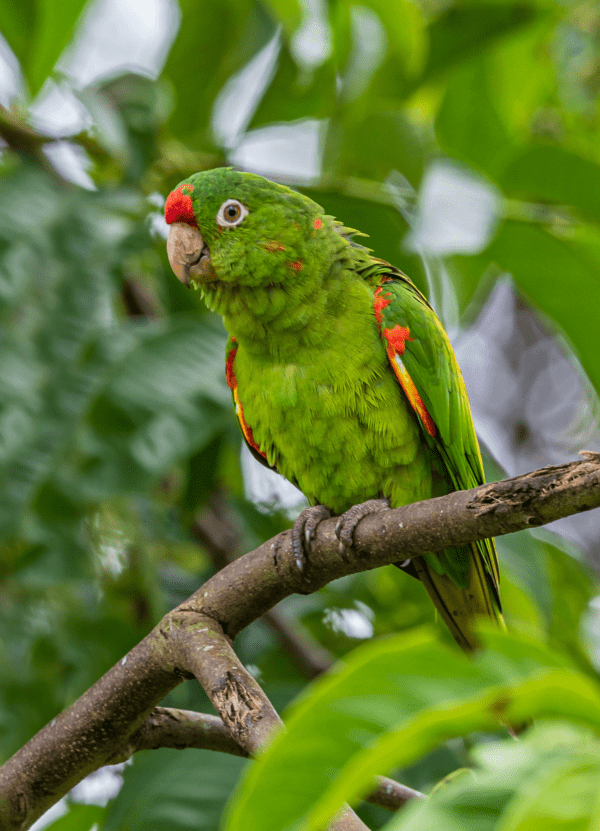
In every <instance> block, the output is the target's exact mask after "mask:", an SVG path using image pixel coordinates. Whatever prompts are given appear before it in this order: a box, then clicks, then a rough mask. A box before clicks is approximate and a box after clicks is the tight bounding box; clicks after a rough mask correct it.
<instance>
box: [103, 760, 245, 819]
mask: <svg viewBox="0 0 600 831" xmlns="http://www.w3.org/2000/svg"><path fill="white" fill-rule="evenodd" d="M244 764H245V760H244V759H238V758H237V757H235V756H227V755H226V754H224V753H212V752H210V751H207V750H170V749H161V750H150V751H144V752H142V753H136V755H135V757H134V759H133V764H132V765H131V767H128V768H126V769H125V771H124V773H123V780H124V784H123V787H122V788H121V790H120V791H119V794H118V796H117V797H116V798H115V799H114V800H113V801H112V802H111V803H110V804H109V806H108V815H107V817H106V820H105V821H104V824H103V825H102V829H103V831H122V829H124V828H127V829H128V831H155V829H157V828H160V829H161V831H197V830H198V829H200V828H201V829H202V831H218V829H219V828H220V817H221V812H222V810H223V805H224V803H225V800H226V799H227V798H228V797H229V794H230V793H231V790H232V788H233V787H234V785H235V782H236V781H237V779H238V777H239V774H240V771H241V769H242V767H243V766H244Z"/></svg>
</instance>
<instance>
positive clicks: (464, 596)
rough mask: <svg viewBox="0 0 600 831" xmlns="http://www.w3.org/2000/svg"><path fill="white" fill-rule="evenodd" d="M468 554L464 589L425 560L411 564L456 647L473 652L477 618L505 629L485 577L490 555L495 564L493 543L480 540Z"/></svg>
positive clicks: (493, 595) (472, 546) (475, 643)
mask: <svg viewBox="0 0 600 831" xmlns="http://www.w3.org/2000/svg"><path fill="white" fill-rule="evenodd" d="M465 549H466V550H465V553H466V551H468V552H469V554H470V558H469V559H470V570H469V580H468V585H467V587H466V588H464V589H463V588H460V587H459V586H457V585H456V583H454V582H453V581H452V580H451V579H450V578H449V577H447V576H446V575H445V574H444V575H441V574H438V573H437V572H436V571H434V569H433V568H432V567H431V566H430V565H428V564H427V562H426V559H425V557H415V558H414V559H413V560H412V565H413V566H414V569H415V571H416V572H417V574H418V576H419V579H420V580H421V582H422V583H423V585H424V586H425V588H426V590H427V594H428V595H429V597H430V598H431V600H432V601H433V603H434V605H435V607H436V609H437V610H438V612H439V613H440V615H441V616H442V619H443V621H444V622H445V624H446V626H447V627H448V629H449V630H450V632H451V633H452V636H453V637H454V639H455V641H456V642H457V643H458V645H459V646H460V647H461V648H462V649H464V650H465V651H467V652H471V651H473V650H474V649H475V648H476V646H477V642H476V640H475V637H474V635H473V632H472V626H473V623H474V621H475V620H476V619H477V618H479V617H488V618H491V619H492V620H496V621H497V622H498V624H499V625H500V626H501V627H502V628H503V629H504V628H506V627H505V623H504V618H503V617H502V612H501V610H500V603H499V598H498V597H497V593H496V592H495V591H494V589H493V587H492V585H491V584H490V579H489V578H488V577H487V576H486V567H485V562H484V557H485V561H486V562H490V556H489V555H490V554H493V555H494V557H493V558H492V561H493V562H495V553H496V551H495V545H494V541H493V540H481V541H479V542H475V543H472V544H471V545H469V546H465Z"/></svg>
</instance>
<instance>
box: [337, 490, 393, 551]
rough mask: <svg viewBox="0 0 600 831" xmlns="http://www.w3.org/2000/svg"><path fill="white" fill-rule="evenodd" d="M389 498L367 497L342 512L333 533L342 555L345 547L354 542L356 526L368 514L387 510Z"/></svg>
mask: <svg viewBox="0 0 600 831" xmlns="http://www.w3.org/2000/svg"><path fill="white" fill-rule="evenodd" d="M389 507H390V500H389V499H368V500H367V501H366V502H361V503H360V505H353V506H352V508H350V509H349V510H348V511H346V513H345V514H342V515H341V517H340V518H339V519H338V522H337V525H336V526H335V535H336V537H337V538H338V540H339V541H340V554H341V555H342V556H343V555H344V554H345V553H346V549H347V548H352V545H353V544H354V531H355V529H356V526H357V525H358V523H359V522H360V521H361V519H363V518H364V517H366V516H369V514H380V513H382V512H383V511H387V510H389Z"/></svg>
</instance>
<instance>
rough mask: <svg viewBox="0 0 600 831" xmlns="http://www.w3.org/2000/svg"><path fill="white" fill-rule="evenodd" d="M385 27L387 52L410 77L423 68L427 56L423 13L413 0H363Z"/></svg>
mask: <svg viewBox="0 0 600 831" xmlns="http://www.w3.org/2000/svg"><path fill="white" fill-rule="evenodd" d="M362 5H364V6H366V7H367V8H369V9H372V11H374V12H375V14H376V15H377V16H378V17H379V19H380V20H381V22H382V23H383V25H384V27H385V34H386V37H387V39H388V49H389V52H390V54H391V55H393V57H394V60H395V61H396V62H397V63H399V64H400V65H401V67H402V70H403V72H404V73H405V74H406V75H407V76H409V77H413V76H416V75H417V74H418V73H420V72H421V70H422V69H423V66H424V63H425V58H426V54H427V45H428V44H427V38H426V30H425V26H424V21H423V12H422V11H421V9H420V8H419V6H418V5H417V4H416V3H413V2H411V0H364V1H363V3H362Z"/></svg>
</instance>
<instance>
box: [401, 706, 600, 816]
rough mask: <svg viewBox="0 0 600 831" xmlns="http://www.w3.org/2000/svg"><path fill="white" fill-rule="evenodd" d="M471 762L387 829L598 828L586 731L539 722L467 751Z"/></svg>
mask: <svg viewBox="0 0 600 831" xmlns="http://www.w3.org/2000/svg"><path fill="white" fill-rule="evenodd" d="M471 755H472V757H473V762H474V764H475V768H474V770H472V771H469V775H466V776H465V775H463V776H462V777H456V778H455V777H453V778H452V780H451V781H450V782H449V783H447V782H444V783H443V784H442V785H441V786H440V787H438V788H437V789H436V790H435V791H434V792H433V794H432V795H431V797H430V798H429V799H428V800H427V801H425V802H421V803H419V804H416V803H413V804H411V805H408V806H407V807H406V808H404V809H403V810H402V811H400V812H398V813H397V814H396V816H395V817H394V818H393V819H392V820H391V822H389V823H388V824H387V825H386V826H385V831H420V829H423V828H443V829H444V831H463V829H464V828H469V829H470V831H513V829H515V831H516V829H519V831H525V830H526V829H527V831H537V829H541V828H543V829H546V828H549V829H557V831H558V829H559V828H560V829H565V828H569V829H573V831H576V829H581V831H584V829H585V831H588V829H591V828H595V827H597V824H598V822H597V811H598V807H597V803H598V799H597V793H598V784H599V783H598V763H599V762H600V753H599V749H598V744H597V742H593V741H592V739H591V737H590V735H589V734H587V733H586V731H584V730H582V729H580V728H576V727H574V726H573V725H571V724H569V723H567V722H564V721H547V720H544V721H542V722H539V723H538V724H537V725H535V726H534V728H533V729H531V730H530V731H528V733H527V734H525V735H522V736H520V737H519V741H518V742H517V743H516V742H514V740H510V739H508V738H507V739H504V740H502V741H498V742H493V743H485V744H480V745H478V746H476V747H475V748H474V749H473V751H472V754H471Z"/></svg>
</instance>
